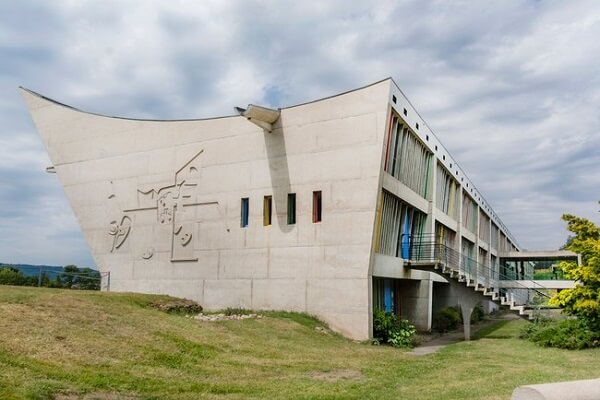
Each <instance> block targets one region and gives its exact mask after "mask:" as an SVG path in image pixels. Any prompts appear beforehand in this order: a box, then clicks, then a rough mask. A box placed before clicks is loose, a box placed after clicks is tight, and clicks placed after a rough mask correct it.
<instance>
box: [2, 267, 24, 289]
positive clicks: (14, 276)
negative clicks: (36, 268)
mask: <svg viewBox="0 0 600 400" xmlns="http://www.w3.org/2000/svg"><path fill="white" fill-rule="evenodd" d="M0 284H2V285H14V286H23V285H27V277H26V276H25V275H23V273H22V272H21V271H19V270H18V269H16V268H13V267H11V266H9V265H3V266H1V267H0Z"/></svg>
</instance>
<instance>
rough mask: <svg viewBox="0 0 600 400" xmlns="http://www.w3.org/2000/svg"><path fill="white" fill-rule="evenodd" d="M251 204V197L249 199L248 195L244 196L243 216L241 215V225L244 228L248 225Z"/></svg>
mask: <svg viewBox="0 0 600 400" xmlns="http://www.w3.org/2000/svg"><path fill="white" fill-rule="evenodd" d="M249 206H250V199H248V198H247V197H244V198H243V199H242V216H241V223H240V225H241V226H242V228H245V227H247V226H248V210H249Z"/></svg>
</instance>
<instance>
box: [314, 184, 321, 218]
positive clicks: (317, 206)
mask: <svg viewBox="0 0 600 400" xmlns="http://www.w3.org/2000/svg"><path fill="white" fill-rule="evenodd" d="M321 211H322V203H321V191H320V190H318V191H315V192H313V218H312V220H313V222H321Z"/></svg>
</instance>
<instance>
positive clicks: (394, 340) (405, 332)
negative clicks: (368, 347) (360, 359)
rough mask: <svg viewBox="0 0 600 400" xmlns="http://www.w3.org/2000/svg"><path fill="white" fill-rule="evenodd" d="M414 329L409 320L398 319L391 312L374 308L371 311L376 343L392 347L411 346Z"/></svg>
mask: <svg viewBox="0 0 600 400" xmlns="http://www.w3.org/2000/svg"><path fill="white" fill-rule="evenodd" d="M415 332H416V329H415V327H414V326H413V325H411V323H410V322H408V321H407V320H405V319H400V318H398V317H397V316H396V314H394V313H392V312H386V311H383V310H375V312H374V313H373V337H374V339H375V341H376V342H378V343H381V342H383V343H388V344H390V345H391V346H393V347H411V346H412V345H413V336H414V334H415Z"/></svg>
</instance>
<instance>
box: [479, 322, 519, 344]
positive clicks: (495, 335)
mask: <svg viewBox="0 0 600 400" xmlns="http://www.w3.org/2000/svg"><path fill="white" fill-rule="evenodd" d="M509 322H510V321H498V322H497V323H495V324H493V325H490V326H486V327H485V328H482V329H481V330H480V331H478V332H477V333H475V335H473V339H475V340H478V339H483V338H485V339H512V338H513V337H514V336H513V335H511V334H510V332H498V331H499V330H500V329H502V328H503V327H504V326H505V325H506V324H508V323H509Z"/></svg>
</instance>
